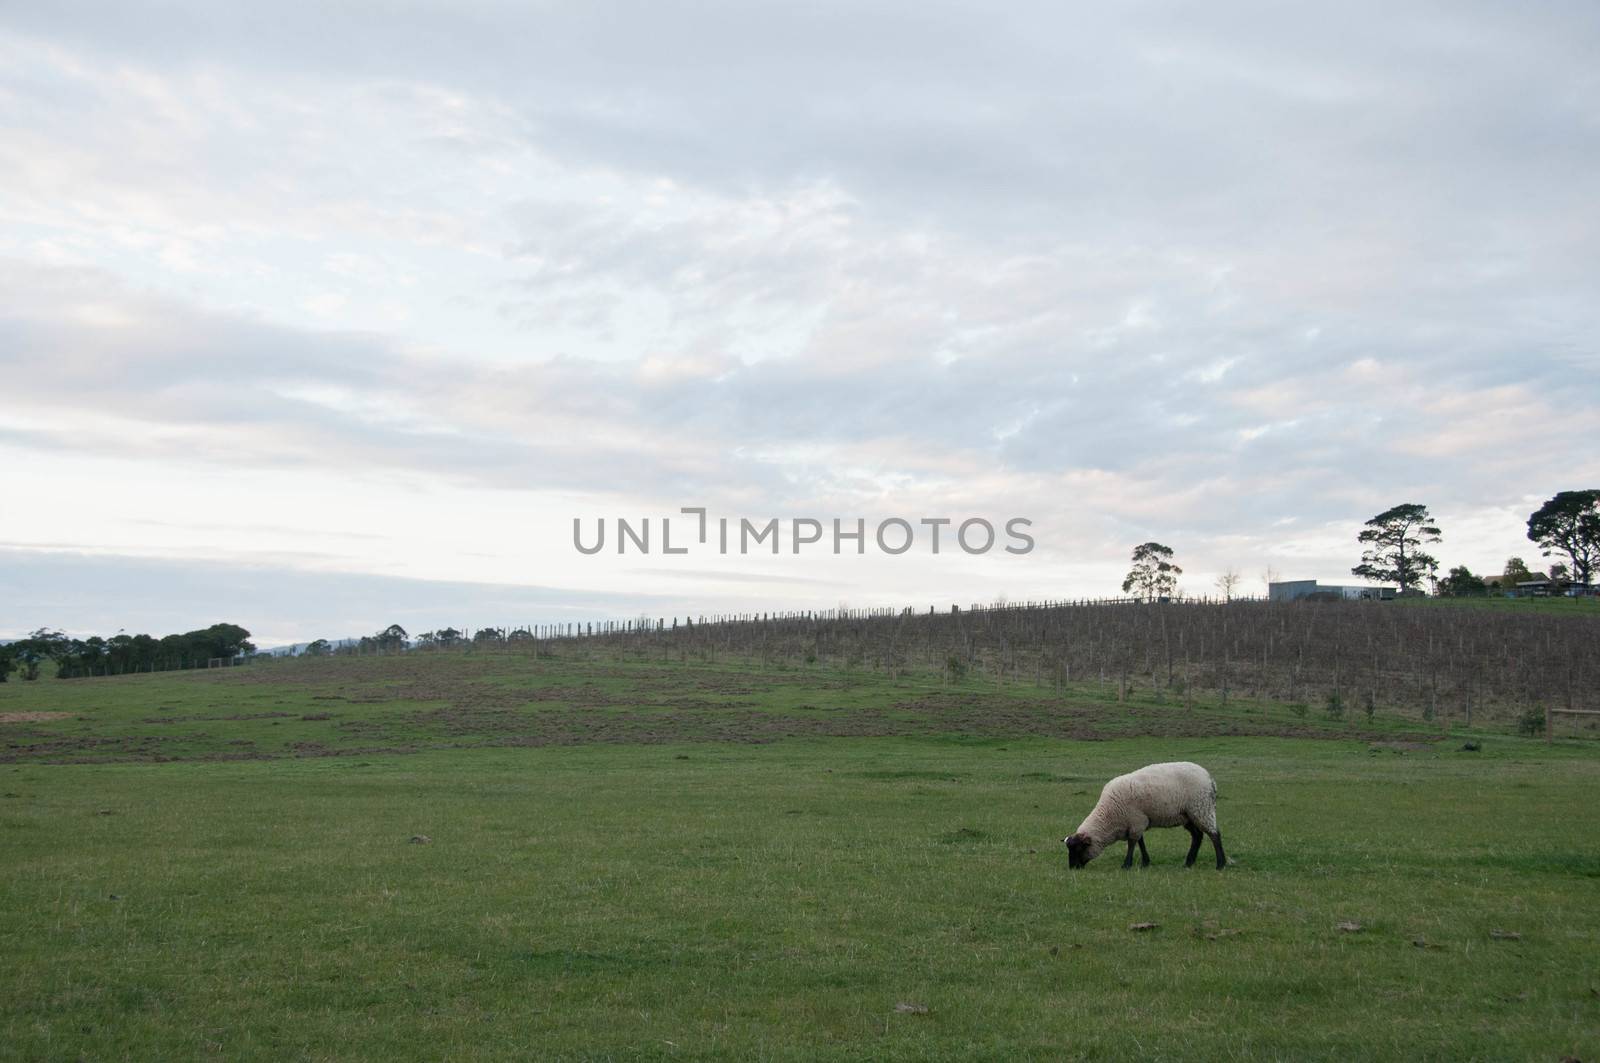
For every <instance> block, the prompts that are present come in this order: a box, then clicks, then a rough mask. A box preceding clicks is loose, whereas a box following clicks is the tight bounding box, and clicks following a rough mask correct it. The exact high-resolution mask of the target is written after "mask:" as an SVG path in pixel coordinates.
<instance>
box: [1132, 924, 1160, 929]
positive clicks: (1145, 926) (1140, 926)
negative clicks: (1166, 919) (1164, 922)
mask: <svg viewBox="0 0 1600 1063" xmlns="http://www.w3.org/2000/svg"><path fill="white" fill-rule="evenodd" d="M1160 925H1161V924H1160V923H1129V924H1128V929H1129V930H1154V929H1156V927H1158V926H1160Z"/></svg>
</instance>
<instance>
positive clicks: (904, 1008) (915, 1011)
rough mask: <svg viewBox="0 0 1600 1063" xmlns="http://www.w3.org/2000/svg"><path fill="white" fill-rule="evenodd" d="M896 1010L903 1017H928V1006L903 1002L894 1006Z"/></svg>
mask: <svg viewBox="0 0 1600 1063" xmlns="http://www.w3.org/2000/svg"><path fill="white" fill-rule="evenodd" d="M894 1010H895V1011H897V1012H899V1013H900V1014H902V1015H926V1014H928V1005H926V1004H907V1003H905V1002H903V1001H902V1002H901V1003H899V1004H896V1005H895V1006H894Z"/></svg>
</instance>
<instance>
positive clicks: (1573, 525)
mask: <svg viewBox="0 0 1600 1063" xmlns="http://www.w3.org/2000/svg"><path fill="white" fill-rule="evenodd" d="M1528 538H1529V539H1532V540H1533V541H1534V542H1536V543H1538V544H1539V546H1540V548H1541V549H1542V550H1543V551H1544V556H1545V557H1549V556H1550V555H1551V554H1553V553H1563V554H1566V555H1567V559H1568V560H1569V561H1571V562H1572V566H1571V571H1572V574H1573V578H1574V579H1575V580H1576V581H1577V582H1579V583H1588V582H1590V578H1591V577H1592V576H1593V575H1594V567H1595V564H1596V563H1597V562H1600V488H1597V489H1591V490H1588V491H1562V492H1560V493H1558V494H1557V495H1556V496H1555V497H1554V498H1552V499H1549V500H1548V501H1546V502H1545V504H1544V505H1542V506H1540V507H1539V508H1538V509H1537V510H1535V511H1534V513H1533V515H1532V516H1530V517H1529V518H1528Z"/></svg>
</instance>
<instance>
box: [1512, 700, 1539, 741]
mask: <svg viewBox="0 0 1600 1063" xmlns="http://www.w3.org/2000/svg"><path fill="white" fill-rule="evenodd" d="M1517 733H1518V734H1525V735H1528V736H1529V737H1537V736H1538V735H1542V734H1544V707H1543V706H1542V705H1535V706H1533V707H1532V708H1531V709H1528V710H1527V711H1526V712H1524V713H1523V714H1522V716H1521V717H1519V718H1518V720H1517Z"/></svg>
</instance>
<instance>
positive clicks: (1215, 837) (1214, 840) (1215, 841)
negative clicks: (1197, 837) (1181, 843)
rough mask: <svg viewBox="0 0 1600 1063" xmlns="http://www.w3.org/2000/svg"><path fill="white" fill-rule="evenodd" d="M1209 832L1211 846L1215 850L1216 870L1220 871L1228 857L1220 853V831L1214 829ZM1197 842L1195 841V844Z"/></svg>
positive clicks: (1226, 863) (1225, 864) (1226, 864)
mask: <svg viewBox="0 0 1600 1063" xmlns="http://www.w3.org/2000/svg"><path fill="white" fill-rule="evenodd" d="M1210 834H1211V847H1212V848H1213V849H1215V850H1216V851H1217V870H1218V871H1221V870H1222V869H1223V868H1225V867H1227V866H1228V858H1227V857H1226V856H1224V855H1223V853H1222V832H1221V831H1220V830H1214V831H1211V832H1210ZM1198 844H1199V843H1198V842H1197V843H1196V845H1198Z"/></svg>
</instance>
